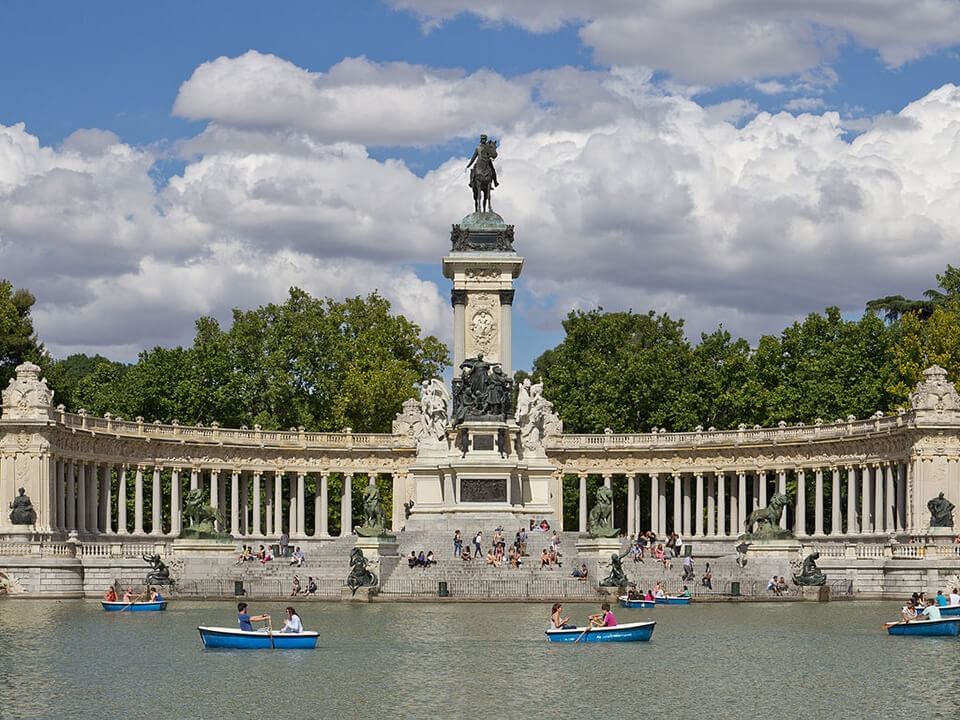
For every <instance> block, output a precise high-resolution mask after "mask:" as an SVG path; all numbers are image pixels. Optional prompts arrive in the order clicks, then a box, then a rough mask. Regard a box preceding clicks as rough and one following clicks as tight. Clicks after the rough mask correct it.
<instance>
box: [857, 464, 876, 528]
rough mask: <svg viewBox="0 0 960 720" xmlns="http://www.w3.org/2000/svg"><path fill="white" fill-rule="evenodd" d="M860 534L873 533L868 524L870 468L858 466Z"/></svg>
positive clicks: (869, 523)
mask: <svg viewBox="0 0 960 720" xmlns="http://www.w3.org/2000/svg"><path fill="white" fill-rule="evenodd" d="M860 493H861V495H860V525H861V527H860V532H861V533H863V534H864V535H866V534H868V533H870V532H872V531H873V523H871V522H870V508H871V506H872V505H871V503H870V466H868V465H861V466H860Z"/></svg>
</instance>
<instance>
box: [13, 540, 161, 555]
mask: <svg viewBox="0 0 960 720" xmlns="http://www.w3.org/2000/svg"><path fill="white" fill-rule="evenodd" d="M144 553H149V554H160V555H163V556H166V555H169V554H170V545H169V544H168V543H165V542H162V541H161V542H113V543H110V542H77V543H74V542H53V543H51V542H0V556H12V557H19V556H34V557H37V556H39V557H89V558H140V557H142V556H143V555H144Z"/></svg>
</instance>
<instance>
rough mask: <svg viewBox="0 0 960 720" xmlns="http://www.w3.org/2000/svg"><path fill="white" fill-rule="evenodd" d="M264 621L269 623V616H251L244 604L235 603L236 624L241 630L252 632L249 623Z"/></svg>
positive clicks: (251, 626)
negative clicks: (237, 623) (238, 624)
mask: <svg viewBox="0 0 960 720" xmlns="http://www.w3.org/2000/svg"><path fill="white" fill-rule="evenodd" d="M298 619H299V618H298ZM264 620H267V621H269V620H270V616H269V615H253V616H251V615H250V614H249V613H248V612H247V604H246V603H245V602H242V603H237V622H239V623H240V629H241V630H246V631H247V632H253V625H252V624H251V623H255V622H263V621H264Z"/></svg>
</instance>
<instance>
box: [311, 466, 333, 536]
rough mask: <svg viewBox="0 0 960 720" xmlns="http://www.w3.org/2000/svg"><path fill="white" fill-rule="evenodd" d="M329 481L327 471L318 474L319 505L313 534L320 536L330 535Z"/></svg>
mask: <svg viewBox="0 0 960 720" xmlns="http://www.w3.org/2000/svg"><path fill="white" fill-rule="evenodd" d="M329 482H330V475H329V473H323V474H322V475H321V476H320V492H319V493H318V496H319V499H320V507H319V508H318V509H317V520H316V530H315V531H314V535H319V536H320V537H322V538H325V537H330V528H329V525H328V523H329V513H330V487H329Z"/></svg>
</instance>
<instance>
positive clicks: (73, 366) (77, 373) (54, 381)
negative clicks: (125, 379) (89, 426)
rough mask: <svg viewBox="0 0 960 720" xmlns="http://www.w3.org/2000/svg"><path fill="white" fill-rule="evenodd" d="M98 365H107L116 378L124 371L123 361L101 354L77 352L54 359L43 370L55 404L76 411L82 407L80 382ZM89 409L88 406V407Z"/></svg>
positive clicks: (91, 373) (110, 373) (125, 367)
mask: <svg viewBox="0 0 960 720" xmlns="http://www.w3.org/2000/svg"><path fill="white" fill-rule="evenodd" d="M100 366H109V367H110V372H109V373H108V374H109V375H111V376H113V377H114V378H118V377H120V376H122V375H123V373H124V372H125V371H126V369H127V366H126V365H124V364H123V363H119V362H114V361H113V360H108V359H107V358H105V357H103V355H85V354H83V353H77V354H74V355H69V356H67V357H66V358H64V359H62V360H54V361H52V362H50V363H49V365H48V366H47V368H46V370H45V373H44V374H45V376H46V378H47V381H48V382H49V383H50V387H51V388H53V389H54V390H55V391H56V396H55V397H56V400H55V402H56V403H57V404H60V403H63V404H64V405H65V406H66V407H67V409H68V410H71V411H74V412H75V411H77V410H79V409H80V408H81V407H83V406H84V405H83V403H81V402H79V400H78V389H79V387H80V384H81V383H83V382H84V381H86V379H87V378H89V377H90V376H91V375H93V374H94V372H96V371H97V369H98V368H100ZM88 409H89V408H88Z"/></svg>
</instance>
